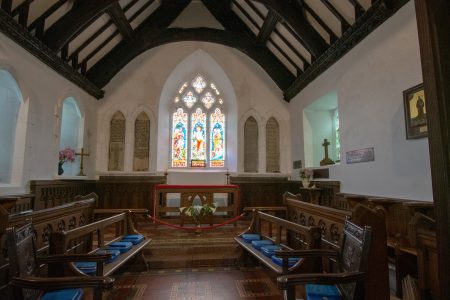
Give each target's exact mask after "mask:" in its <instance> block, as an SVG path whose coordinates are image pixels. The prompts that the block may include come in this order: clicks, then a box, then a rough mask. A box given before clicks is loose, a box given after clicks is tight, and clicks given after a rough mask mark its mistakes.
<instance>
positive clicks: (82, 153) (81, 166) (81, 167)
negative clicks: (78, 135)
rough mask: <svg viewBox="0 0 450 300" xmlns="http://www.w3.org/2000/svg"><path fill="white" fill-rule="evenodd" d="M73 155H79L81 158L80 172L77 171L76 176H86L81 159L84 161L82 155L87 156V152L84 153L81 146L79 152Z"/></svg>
mask: <svg viewBox="0 0 450 300" xmlns="http://www.w3.org/2000/svg"><path fill="white" fill-rule="evenodd" d="M75 155H79V156H81V159H80V173H78V175H77V176H86V175H85V174H84V173H83V161H84V156H89V153H84V148H81V153H75Z"/></svg>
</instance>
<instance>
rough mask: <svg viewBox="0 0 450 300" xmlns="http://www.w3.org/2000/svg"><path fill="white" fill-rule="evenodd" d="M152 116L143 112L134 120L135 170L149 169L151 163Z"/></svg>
mask: <svg viewBox="0 0 450 300" xmlns="http://www.w3.org/2000/svg"><path fill="white" fill-rule="evenodd" d="M149 154H150V118H149V117H148V115H147V114H146V113H145V112H141V113H140V114H139V115H138V116H137V117H136V119H135V121H134V151H133V171H148V170H149V163H150V157H149Z"/></svg>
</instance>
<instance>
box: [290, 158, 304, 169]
mask: <svg viewBox="0 0 450 300" xmlns="http://www.w3.org/2000/svg"><path fill="white" fill-rule="evenodd" d="M292 168H293V169H301V168H302V161H301V160H294V161H293V162H292Z"/></svg>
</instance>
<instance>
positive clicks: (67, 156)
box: [59, 147, 75, 165]
mask: <svg viewBox="0 0 450 300" xmlns="http://www.w3.org/2000/svg"><path fill="white" fill-rule="evenodd" d="M66 161H68V162H74V161H75V150H73V149H72V148H70V147H67V148H66V149H63V150H60V151H59V164H60V165H62V164H64V163H65V162H66Z"/></svg>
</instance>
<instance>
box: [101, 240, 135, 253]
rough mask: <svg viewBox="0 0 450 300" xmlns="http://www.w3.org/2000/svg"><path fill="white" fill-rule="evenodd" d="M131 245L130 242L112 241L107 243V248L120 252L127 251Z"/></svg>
mask: <svg viewBox="0 0 450 300" xmlns="http://www.w3.org/2000/svg"><path fill="white" fill-rule="evenodd" d="M131 247H133V243H131V242H114V243H111V244H109V245H108V248H107V249H108V250H119V251H120V253H124V252H127V251H128V250H130V249H131Z"/></svg>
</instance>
